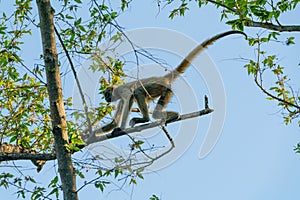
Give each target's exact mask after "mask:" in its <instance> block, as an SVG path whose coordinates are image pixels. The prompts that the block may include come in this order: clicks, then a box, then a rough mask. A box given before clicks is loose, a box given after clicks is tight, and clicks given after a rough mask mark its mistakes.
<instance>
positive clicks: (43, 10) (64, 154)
mask: <svg viewBox="0 0 300 200" xmlns="http://www.w3.org/2000/svg"><path fill="white" fill-rule="evenodd" d="M36 2H37V6H38V12H39V17H40V30H41V35H42V43H43V52H44V62H45V67H46V76H47V90H48V94H49V101H50V109H51V119H52V128H53V134H54V142H55V151H56V152H55V153H56V158H57V162H58V171H59V174H60V178H61V183H62V190H63V195H64V200H76V199H78V196H77V192H76V175H75V172H74V169H73V165H72V160H71V153H70V152H68V151H67V149H66V147H65V146H66V144H68V132H67V122H66V114H65V109H64V102H63V95H62V86H61V80H60V71H59V66H58V57H57V52H56V43H55V35H54V24H53V14H54V11H53V9H52V7H51V5H50V0H36Z"/></svg>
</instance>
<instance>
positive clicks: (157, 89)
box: [102, 30, 247, 132]
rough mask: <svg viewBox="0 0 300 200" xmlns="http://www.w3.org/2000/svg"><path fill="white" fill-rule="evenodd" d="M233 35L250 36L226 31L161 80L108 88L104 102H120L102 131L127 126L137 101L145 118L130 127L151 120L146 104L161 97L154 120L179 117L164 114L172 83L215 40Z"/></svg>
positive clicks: (173, 114) (147, 80)
mask: <svg viewBox="0 0 300 200" xmlns="http://www.w3.org/2000/svg"><path fill="white" fill-rule="evenodd" d="M231 34H242V35H244V36H245V37H246V38H247V35H246V34H245V33H243V32H241V31H234V30H233V31H227V32H224V33H221V34H218V35H216V36H214V37H212V38H210V39H208V40H205V41H204V42H202V43H201V44H199V45H198V46H197V47H196V48H194V49H193V50H192V51H191V52H190V53H189V54H188V55H187V56H186V57H185V58H184V59H183V60H182V62H181V63H180V64H179V65H178V67H177V68H176V69H174V70H173V71H171V72H170V73H168V74H166V75H165V76H162V77H151V78H146V79H142V80H138V81H134V82H129V83H125V84H123V85H120V86H112V87H109V88H108V89H107V90H106V91H105V92H104V95H105V99H106V101H108V102H112V101H117V100H120V101H119V104H118V108H117V111H116V114H115V116H114V119H113V121H112V122H111V123H109V124H108V125H106V126H104V127H103V128H102V129H103V132H107V131H111V130H112V129H114V128H115V127H117V126H118V125H119V122H120V120H121V127H120V128H121V129H124V128H125V127H126V122H127V118H128V115H129V111H130V109H131V106H132V104H133V102H134V101H136V102H137V104H138V106H139V109H140V112H141V113H142V115H143V117H141V118H132V119H131V120H130V123H129V125H130V126H134V125H135V124H137V123H144V122H148V121H149V120H150V118H149V112H148V106H147V102H148V101H152V100H153V99H155V98H158V97H160V98H159V99H158V102H157V105H156V107H155V109H154V112H153V114H152V117H153V118H155V119H163V120H165V121H166V123H167V122H170V121H172V120H175V119H177V118H178V117H179V114H178V113H176V112H170V111H164V109H165V107H166V106H167V104H168V103H169V101H170V99H171V97H172V91H171V89H170V85H171V83H172V82H173V81H174V80H175V79H176V78H177V77H178V76H179V75H180V74H182V73H184V71H185V70H186V69H187V68H188V67H189V66H190V64H191V62H192V61H193V60H194V59H195V58H196V57H197V55H199V54H200V53H201V52H202V51H203V50H204V49H206V48H207V47H208V46H209V45H211V44H213V43H214V42H215V41H216V40H218V39H220V38H222V37H225V36H227V35H231Z"/></svg>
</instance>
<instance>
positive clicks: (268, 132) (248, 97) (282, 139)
mask: <svg viewBox="0 0 300 200" xmlns="http://www.w3.org/2000/svg"><path fill="white" fill-rule="evenodd" d="M168 14H169V10H168V8H165V9H163V10H161V11H160V13H158V9H157V6H156V3H155V1H143V2H142V1H135V2H133V4H132V7H131V8H130V9H129V10H128V11H126V13H124V14H122V16H121V17H120V19H119V23H120V25H122V26H123V27H125V28H126V29H135V28H145V27H160V28H167V29H171V30H175V31H178V32H180V33H182V34H184V35H186V36H188V37H190V38H192V39H194V40H195V41H197V42H198V43H199V42H202V41H203V40H204V39H207V38H209V37H211V36H213V35H215V34H216V33H219V32H222V31H226V30H229V29H230V27H228V26H226V25H224V23H223V22H220V20H219V14H220V11H217V10H216V9H215V8H213V7H206V6H205V7H203V8H201V9H198V8H196V5H195V4H194V3H191V6H190V11H189V12H188V13H187V14H186V16H185V17H180V18H179V17H178V18H175V19H174V20H170V19H168V17H167V16H168ZM290 17H291V16H286V19H284V20H283V21H285V20H286V22H290V23H298V24H299V23H300V21H299V18H297V19H296V20H297V21H294V22H293V21H292V20H290ZM291 19H293V20H295V17H294V18H291ZM256 32H259V29H246V33H247V34H250V35H255V33H256ZM292 35H296V36H299V34H283V36H282V37H283V38H287V37H288V36H292ZM151 39H155V38H149V40H151ZM297 39H298V38H297V37H296V40H295V41H296V42H298V40H297ZM174 43H175V44H176V41H174ZM178 45H179V46H180V45H182V44H178ZM267 48H268V49H269V50H270V51H271V50H276V51H274V53H275V54H276V55H279V56H280V57H281V58H282V63H284V64H285V65H289V66H290V68H289V69H288V70H287V73H288V75H290V76H291V77H292V78H294V79H293V80H294V86H297V83H298V82H297V77H299V75H300V74H299V67H298V68H297V64H298V63H299V53H298V52H299V51H298V49H299V44H298V45H297V44H296V45H293V46H288V47H287V46H285V45H282V44H274V46H270V47H267ZM156 53H158V52H156ZM207 53H208V55H209V56H210V57H211V60H212V61H213V62H214V63H215V65H216V66H217V68H218V70H219V73H220V76H221V78H222V81H223V84H224V88H225V94H226V118H225V122H224V127H223V130H222V133H221V136H220V138H219V140H218V142H217V144H216V145H215V147H214V148H213V150H212V151H211V153H210V154H209V155H208V156H206V157H205V158H203V159H199V151H200V147H201V145H202V143H203V140H204V138H205V134H206V132H207V130H208V128H209V125H210V123H211V122H210V120H211V117H210V116H205V117H203V118H202V117H201V118H199V122H198V126H199V127H198V129H197V134H196V135H195V138H194V139H193V140H192V142H191V144H190V146H189V148H188V149H187V150H186V151H185V152H184V153H183V155H182V156H181V157H180V158H178V159H176V160H175V162H173V163H172V164H170V165H168V166H167V167H165V168H163V169H161V170H159V171H156V172H153V173H147V174H145V175H144V180H141V181H138V184H137V185H136V186H135V187H134V188H132V187H124V188H123V189H121V190H112V189H110V188H108V190H107V191H106V192H104V193H101V192H99V191H97V190H95V189H93V188H92V187H90V188H89V189H85V190H83V191H81V193H80V195H79V197H80V198H81V199H89V198H93V199H108V200H109V199H124V200H125V199H126V200H127V199H139V200H140V199H149V197H150V196H151V195H152V194H156V195H157V196H159V197H160V198H161V199H163V200H169V199H183V198H184V199H207V200H219V199H233V200H235V199H237V200H238V199H243V200H248V199H249V200H250V199H251V200H253V199H256V200H260V199H261V200H266V199H272V200H279V199H298V198H300V190H299V180H300V173H299V165H300V155H296V154H295V153H294V152H293V148H294V146H295V145H296V144H297V142H299V141H300V135H299V128H298V127H297V126H296V125H295V124H292V125H289V126H285V125H284V124H283V122H282V118H281V115H280V112H278V107H277V106H276V103H275V102H270V101H267V100H266V98H265V96H264V95H263V94H262V93H261V92H260V91H259V90H258V88H256V86H255V85H254V82H253V80H252V78H251V77H249V76H248V75H247V72H246V70H245V69H244V68H243V67H242V66H243V65H244V63H243V62H241V61H239V60H238V59H237V58H239V57H246V58H248V57H251V58H254V49H253V48H251V47H248V46H247V44H246V42H245V41H244V40H243V39H242V37H237V36H232V37H228V38H225V39H223V40H222V41H219V42H217V43H215V44H214V45H213V46H211V47H210V48H209V49H208V50H207ZM159 56H161V57H162V58H163V59H168V58H170V59H173V58H174V60H168V63H170V64H174V65H176V63H178V62H179V61H180V58H178V57H176V56H172V55H165V53H162V55H159ZM164 56H166V57H164ZM176 59H177V60H176ZM193 73H194V71H193V70H190V71H189V70H187V72H186V73H185V74H184V78H185V79H186V80H189V77H192V78H191V80H190V81H191V82H190V84H191V85H192V86H193V88H194V85H195V84H198V85H197V87H196V88H194V90H197V91H199V94H198V95H199V96H197V98H199V101H201V102H202V101H203V96H204V94H207V93H208V89H207V88H208V86H207V85H205V81H204V80H198V79H197V80H195V79H193ZM204 79H205V78H204ZM202 87H203V90H202ZM172 106H174V103H173V104H172ZM183 112H185V110H183ZM183 123H184V122H183ZM172 126H175V127H176V125H175V124H174V125H170V126H169V127H170V130H172ZM173 128H174V127H173ZM175 129H176V128H175ZM184 131H185V130H184ZM186 132H187V134H188V131H186ZM170 133H172V131H170ZM174 138H175V140H176V135H174ZM122 141H123V140H122V139H120V141H117V142H116V143H117V145H120V146H122V145H123V146H126V145H127V143H126V144H122ZM124 141H126V140H124ZM53 171H54V170H53V169H51V167H48V168H46V169H45V170H44V169H43V172H42V173H44V174H41V175H39V176H45V175H47V174H48V173H49V174H53ZM91 176H93V174H91ZM0 191H1V194H3V195H7V197H6V198H5V199H8V200H9V199H15V196H13V195H12V192H8V191H5V192H3V189H1V190H0Z"/></svg>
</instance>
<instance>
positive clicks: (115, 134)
mask: <svg viewBox="0 0 300 200" xmlns="http://www.w3.org/2000/svg"><path fill="white" fill-rule="evenodd" d="M213 111H214V110H213V109H210V108H209V107H208V99H207V97H206V96H205V109H203V110H200V111H196V112H193V113H188V114H184V115H180V117H179V118H178V119H176V120H174V121H172V122H170V123H174V122H178V121H181V120H186V119H190V118H194V117H199V116H202V115H207V114H209V113H211V112H213ZM170 123H169V124H170ZM164 125H165V121H163V120H161V121H155V122H151V123H147V124H142V125H140V126H136V127H132V128H127V129H125V130H114V131H113V132H111V133H106V134H101V133H102V129H101V128H99V129H96V130H94V131H93V134H92V136H91V137H89V138H88V139H87V141H86V144H87V145H90V144H92V143H96V142H100V141H104V140H108V139H111V138H115V137H120V136H122V135H127V134H130V133H135V132H141V131H143V130H145V129H149V128H154V127H157V126H164ZM97 134H98V135H97Z"/></svg>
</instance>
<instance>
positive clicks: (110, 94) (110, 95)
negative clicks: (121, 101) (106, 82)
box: [104, 86, 114, 103]
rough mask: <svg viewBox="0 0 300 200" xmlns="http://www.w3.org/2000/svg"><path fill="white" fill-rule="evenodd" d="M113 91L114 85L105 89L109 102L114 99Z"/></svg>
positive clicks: (105, 96)
mask: <svg viewBox="0 0 300 200" xmlns="http://www.w3.org/2000/svg"><path fill="white" fill-rule="evenodd" d="M113 91H114V87H113V86H109V87H107V88H106V89H105V90H104V98H105V100H106V101H107V102H108V103H110V102H112V101H113Z"/></svg>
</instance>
